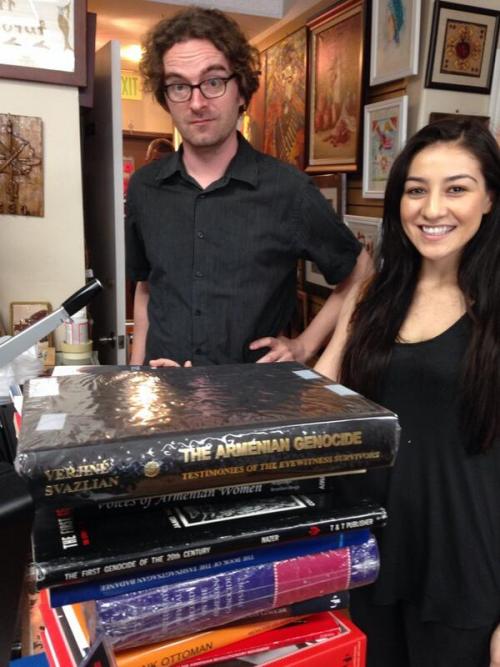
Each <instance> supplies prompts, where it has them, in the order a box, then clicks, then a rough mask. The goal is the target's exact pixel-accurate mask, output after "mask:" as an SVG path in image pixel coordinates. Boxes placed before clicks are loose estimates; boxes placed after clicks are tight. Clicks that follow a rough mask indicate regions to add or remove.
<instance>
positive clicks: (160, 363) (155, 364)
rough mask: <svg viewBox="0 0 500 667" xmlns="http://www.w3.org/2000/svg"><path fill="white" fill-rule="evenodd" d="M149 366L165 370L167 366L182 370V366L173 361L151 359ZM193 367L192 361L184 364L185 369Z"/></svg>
mask: <svg viewBox="0 0 500 667" xmlns="http://www.w3.org/2000/svg"><path fill="white" fill-rule="evenodd" d="M149 365H150V366H151V367H152V368H164V367H165V366H177V367H178V368H180V366H181V365H180V364H178V363H177V362H176V361H174V360H173V359H151V361H150V362H149ZM192 365H193V364H192V363H191V362H190V361H185V362H184V364H183V366H184V368H191V367H192Z"/></svg>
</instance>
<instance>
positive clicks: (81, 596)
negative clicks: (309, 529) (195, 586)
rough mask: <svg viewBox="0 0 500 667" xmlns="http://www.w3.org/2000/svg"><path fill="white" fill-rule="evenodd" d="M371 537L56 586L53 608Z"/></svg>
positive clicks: (357, 534) (305, 543) (337, 538)
mask: <svg viewBox="0 0 500 667" xmlns="http://www.w3.org/2000/svg"><path fill="white" fill-rule="evenodd" d="M368 537H369V531H368V530H352V531H350V532H346V533H337V534H336V535H331V536H326V537H319V538H316V539H308V540H297V541H294V542H290V543H289V544H283V545H281V546H278V547H261V548H260V549H256V550H254V551H247V552H242V553H236V554H231V555H228V556H227V557H226V558H219V559H215V560H210V561H206V562H202V563H195V564H193V565H188V566H184V567H175V566H172V567H170V568H167V569H161V570H158V571H145V572H140V571H139V572H137V573H136V574H135V575H134V576H122V577H118V578H116V577H114V578H112V579H107V580H103V581H99V580H91V581H89V582H84V583H81V584H74V585H72V584H66V585H65V586H53V587H51V588H50V589H48V590H49V596H50V604H51V606H52V607H61V606H63V605H66V604H74V603H75V602H85V601H87V600H102V599H104V598H110V597H116V596H117V595H124V594H125V593H133V592H135V591H143V590H148V589H151V588H157V587H158V586H164V585H166V584H168V585H172V584H177V583H181V582H183V581H189V580H192V579H195V578H197V577H200V576H204V577H208V576H213V575H215V574H220V573H223V572H228V571H234V570H238V569H240V568H245V567H249V566H250V565H253V566H255V565H262V564H264V563H274V562H277V561H280V560H285V559H287V558H297V557H298V556H305V555H307V554H313V553H318V552H320V551H325V550H326V549H338V548H340V547H345V546H350V545H352V544H362V543H363V542H365V541H366V540H367V539H368ZM304 613H310V612H304Z"/></svg>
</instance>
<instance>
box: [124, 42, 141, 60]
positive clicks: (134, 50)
mask: <svg viewBox="0 0 500 667" xmlns="http://www.w3.org/2000/svg"><path fill="white" fill-rule="evenodd" d="M120 57H121V59H122V60H129V61H130V62H133V63H138V62H139V61H140V59H141V57H142V49H141V47H140V45H139V44H130V45H129V46H122V47H121V49H120Z"/></svg>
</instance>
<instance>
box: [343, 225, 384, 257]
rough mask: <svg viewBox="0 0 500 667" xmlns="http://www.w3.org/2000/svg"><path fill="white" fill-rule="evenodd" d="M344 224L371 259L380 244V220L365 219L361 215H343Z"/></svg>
mask: <svg viewBox="0 0 500 667" xmlns="http://www.w3.org/2000/svg"><path fill="white" fill-rule="evenodd" d="M344 222H345V224H346V225H347V226H348V227H349V229H350V230H351V232H352V233H353V234H354V236H355V237H356V238H357V239H358V241H359V242H360V243H361V244H362V245H363V246H364V247H365V248H366V250H367V252H368V254H369V255H370V256H371V257H372V258H373V257H374V256H375V252H376V250H377V246H378V244H379V242H380V233H381V230H382V218H367V217H365V216H361V215H345V216H344Z"/></svg>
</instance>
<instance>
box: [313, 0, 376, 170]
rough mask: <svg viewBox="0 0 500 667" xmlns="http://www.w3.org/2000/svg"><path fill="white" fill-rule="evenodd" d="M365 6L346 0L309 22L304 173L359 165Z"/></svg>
mask: <svg viewBox="0 0 500 667" xmlns="http://www.w3.org/2000/svg"><path fill="white" fill-rule="evenodd" d="M365 5H366V3H364V2H363V1H362V0H347V1H346V2H342V3H340V4H337V5H335V7H333V9H330V10H328V11H327V12H325V13H324V14H321V15H320V16H319V17H317V18H316V19H314V20H312V21H310V22H309V23H308V24H307V25H308V27H309V31H310V40H309V85H308V90H309V104H308V128H309V129H308V142H307V144H308V146H307V167H306V171H307V172H312V173H324V172H332V171H342V172H346V171H348V172H351V171H358V169H359V152H360V151H359V148H360V143H361V141H360V139H361V107H362V83H363V65H364V34H365Z"/></svg>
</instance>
